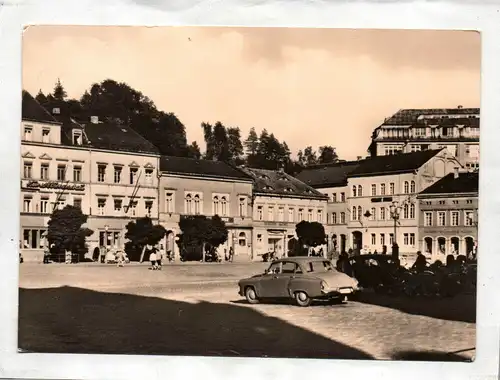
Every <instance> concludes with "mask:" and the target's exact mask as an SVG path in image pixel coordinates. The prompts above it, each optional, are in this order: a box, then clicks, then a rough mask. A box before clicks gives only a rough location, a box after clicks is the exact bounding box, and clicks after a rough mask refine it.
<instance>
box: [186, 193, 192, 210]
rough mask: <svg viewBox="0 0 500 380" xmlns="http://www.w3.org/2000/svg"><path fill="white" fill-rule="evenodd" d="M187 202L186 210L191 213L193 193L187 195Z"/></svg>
mask: <svg viewBox="0 0 500 380" xmlns="http://www.w3.org/2000/svg"><path fill="white" fill-rule="evenodd" d="M184 203H185V207H184V208H185V211H186V214H191V213H192V212H193V199H192V197H191V194H187V195H186V199H185V200H184Z"/></svg>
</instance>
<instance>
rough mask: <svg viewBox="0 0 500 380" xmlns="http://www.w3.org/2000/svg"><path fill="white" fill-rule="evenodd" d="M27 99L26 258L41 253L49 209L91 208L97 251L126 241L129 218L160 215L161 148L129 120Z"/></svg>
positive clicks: (23, 210) (23, 125) (85, 210)
mask: <svg viewBox="0 0 500 380" xmlns="http://www.w3.org/2000/svg"><path fill="white" fill-rule="evenodd" d="M22 100H23V101H22V121H21V199H20V202H21V205H20V207H21V212H20V215H21V235H20V236H21V239H20V240H21V250H22V253H23V255H24V257H25V259H26V260H27V261H30V260H33V261H41V260H42V258H43V251H44V249H45V247H46V245H47V242H46V239H45V235H46V231H47V222H48V220H49V219H50V214H51V213H52V211H53V210H54V209H55V208H63V207H64V206H65V205H67V204H71V205H74V206H78V207H81V209H82V212H83V213H84V214H86V215H88V220H87V227H88V228H90V229H92V230H94V234H93V235H92V236H90V238H89V239H88V244H89V250H90V254H91V255H92V254H93V253H94V251H95V250H96V248H98V247H99V246H117V247H123V246H124V243H125V241H124V240H125V239H124V232H125V226H126V224H127V223H128V222H129V221H130V220H132V219H134V218H136V217H139V216H145V215H149V216H151V217H152V218H153V219H156V220H157V218H158V202H157V199H158V194H157V193H158V176H157V168H158V166H159V153H158V151H157V149H156V147H154V146H153V145H152V144H151V143H150V142H148V141H147V140H145V139H143V138H142V137H141V136H139V135H138V134H137V133H135V132H134V131H133V130H132V129H130V128H129V127H127V126H122V125H118V124H115V123H102V122H99V120H98V119H97V118H95V117H92V118H91V121H90V122H88V123H87V122H83V123H79V122H76V121H75V120H71V119H69V118H63V117H62V116H61V115H60V113H59V111H60V110H59V109H57V108H55V109H53V110H50V112H49V110H46V109H44V108H43V107H42V106H41V105H40V104H39V103H38V102H37V101H36V100H35V99H34V98H33V97H32V96H31V95H30V94H29V93H28V92H26V91H24V92H23V99H22Z"/></svg>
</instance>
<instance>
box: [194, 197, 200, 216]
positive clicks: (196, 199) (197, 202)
mask: <svg viewBox="0 0 500 380" xmlns="http://www.w3.org/2000/svg"><path fill="white" fill-rule="evenodd" d="M194 213H195V214H196V215H198V214H200V213H201V210H200V196H199V195H198V194H196V195H195V196H194Z"/></svg>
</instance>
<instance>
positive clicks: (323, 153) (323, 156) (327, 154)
mask: <svg viewBox="0 0 500 380" xmlns="http://www.w3.org/2000/svg"><path fill="white" fill-rule="evenodd" d="M337 160H338V156H337V152H335V148H334V147H332V146H329V145H325V146H320V147H319V157H318V164H329V163H333V162H336V161H337Z"/></svg>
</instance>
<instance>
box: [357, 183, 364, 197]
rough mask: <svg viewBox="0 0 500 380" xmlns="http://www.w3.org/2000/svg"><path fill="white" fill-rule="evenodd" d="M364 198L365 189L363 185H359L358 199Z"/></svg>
mask: <svg viewBox="0 0 500 380" xmlns="http://www.w3.org/2000/svg"><path fill="white" fill-rule="evenodd" d="M362 196H363V187H362V186H361V185H358V197H362Z"/></svg>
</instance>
